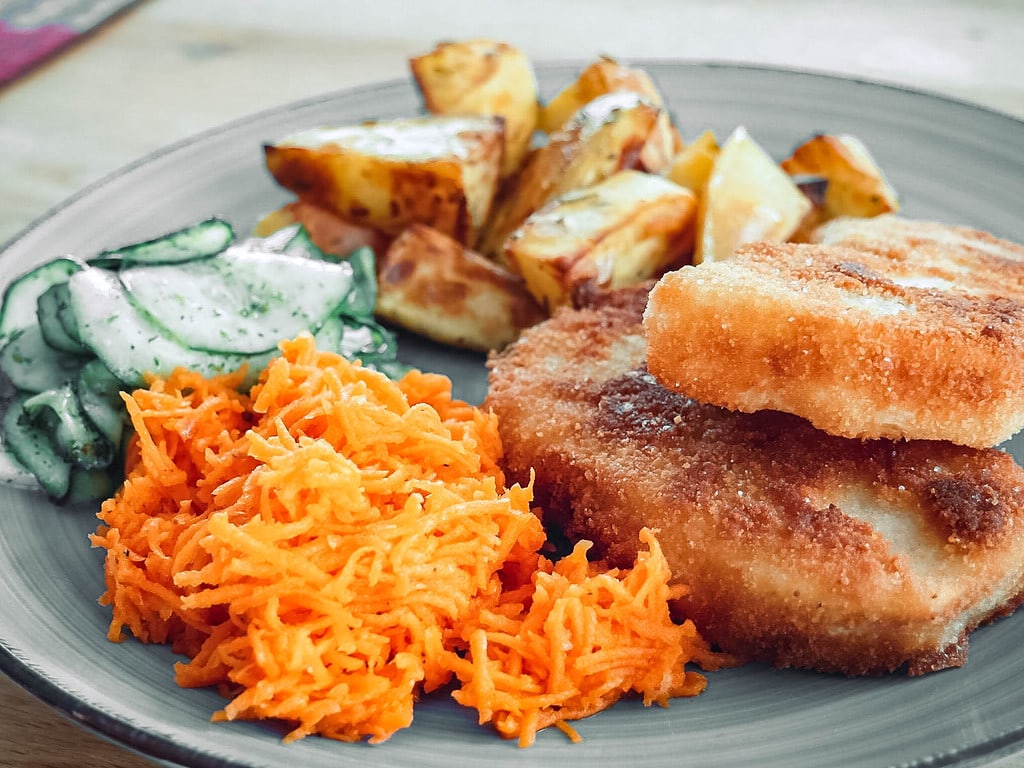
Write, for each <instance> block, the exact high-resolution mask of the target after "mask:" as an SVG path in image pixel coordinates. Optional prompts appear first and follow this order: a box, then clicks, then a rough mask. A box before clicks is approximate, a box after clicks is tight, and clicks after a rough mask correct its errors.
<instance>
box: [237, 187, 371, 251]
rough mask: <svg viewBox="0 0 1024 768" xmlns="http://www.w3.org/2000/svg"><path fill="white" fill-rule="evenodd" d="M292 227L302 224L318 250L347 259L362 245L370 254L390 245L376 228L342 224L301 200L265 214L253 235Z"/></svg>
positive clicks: (261, 234)
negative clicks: (370, 249) (371, 251)
mask: <svg viewBox="0 0 1024 768" xmlns="http://www.w3.org/2000/svg"><path fill="white" fill-rule="evenodd" d="M292 224H302V225H303V226H304V227H305V228H306V231H307V232H309V236H310V238H312V240H313V242H314V243H316V246H317V247H318V248H319V249H320V250H322V251H324V252H326V253H333V254H335V255H337V256H347V255H348V254H350V253H352V251H354V250H355V249H356V248H361V247H362V246H364V245H365V246H369V247H370V248H372V249H373V252H374V253H383V252H384V251H385V250H387V247H388V245H389V244H390V243H391V238H390V237H388V236H387V235H385V234H384V233H382V232H379V231H377V230H376V229H372V228H370V227H364V226H360V225H358V224H353V223H352V222H349V221H345V220H344V219H342V218H340V217H339V216H338V215H337V214H336V213H333V212H331V211H328V210H326V209H324V208H321V207H320V206H318V205H313V204H312V203H306V202H303V201H302V200H295V201H293V202H291V203H288V204H287V205H284V206H282V207H281V208H278V209H276V210H273V211H271V212H270V213H268V214H266V215H265V216H264V217H263V218H262V219H260V220H259V221H258V222H257V223H256V227H255V228H254V229H253V235H255V236H256V237H266V236H268V235H270V234H273V233H274V232H276V231H278V230H279V229H284V228H285V227H288V226H291V225H292Z"/></svg>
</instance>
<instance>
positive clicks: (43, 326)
mask: <svg viewBox="0 0 1024 768" xmlns="http://www.w3.org/2000/svg"><path fill="white" fill-rule="evenodd" d="M69 303H70V297H69V296H68V284H67V283H66V282H64V283H57V284H55V285H51V286H50V287H49V288H47V289H46V290H45V291H43V293H42V295H41V296H40V297H39V301H38V309H37V311H36V316H37V317H38V318H39V329H40V330H41V331H42V334H43V340H44V341H45V342H46V343H47V344H48V345H49V346H51V347H53V348H54V349H59V350H60V351H62V352H70V353H72V354H76V355H88V354H89V350H88V349H87V348H86V347H85V346H84V345H83V344H82V342H81V340H80V339H78V338H76V336H77V334H78V328H77V327H75V326H74V325H73V324H72V325H71V326H70V328H69V326H68V325H67V322H68V320H67V318H68V309H69ZM69 330H70V331H72V332H73V333H74V334H75V336H73V335H72V333H69Z"/></svg>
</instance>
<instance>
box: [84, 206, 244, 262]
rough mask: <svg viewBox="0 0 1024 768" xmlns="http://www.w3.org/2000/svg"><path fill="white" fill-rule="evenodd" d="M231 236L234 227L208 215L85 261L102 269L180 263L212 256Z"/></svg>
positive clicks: (224, 246)
mask: <svg viewBox="0 0 1024 768" xmlns="http://www.w3.org/2000/svg"><path fill="white" fill-rule="evenodd" d="M234 240H235V231H234V229H233V228H232V227H231V225H230V224H229V223H228V222H226V221H224V220H223V219H218V218H210V219H206V220H205V221H201V222H199V223H198V224H193V225H192V226H189V227H185V228H184V229H179V230H176V231H174V232H169V233H168V234H166V235H162V236H160V237H156V238H153V239H152V240H146V241H144V242H141V243H135V244H133V245H126V246H124V247H123V248H114V249H112V250H109V251H103V252H102V253H100V254H98V255H97V256H96V257H95V258H92V259H90V260H89V264H90V265H91V266H94V267H103V268H106V269H117V268H121V267H126V266H131V265H133V264H181V263H184V262H186V261H193V260H195V259H205V258H209V257H210V256H214V255H216V254H218V253H220V252H221V251H223V250H224V249H225V248H227V247H228V246H229V245H231V243H233V242H234Z"/></svg>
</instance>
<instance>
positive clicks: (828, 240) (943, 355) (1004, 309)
mask: <svg viewBox="0 0 1024 768" xmlns="http://www.w3.org/2000/svg"><path fill="white" fill-rule="evenodd" d="M814 239H815V240H817V242H816V243H812V244H802V245H793V244H788V245H772V244H767V243H758V244H753V245H749V246H744V247H741V248H740V249H738V250H737V252H736V255H735V256H734V257H732V258H731V259H728V260H725V261H722V262H715V263H712V264H702V265H700V266H699V267H684V268H683V269H681V270H678V271H676V272H673V273H671V274H669V275H666V276H665V277H664V279H662V281H661V282H660V283H659V284H658V285H657V286H656V287H655V288H654V290H653V291H652V293H651V296H650V303H649V305H648V308H647V313H646V316H645V329H646V334H647V342H648V364H649V366H650V370H651V372H652V373H653V374H654V375H655V376H657V377H658V380H659V381H661V382H662V383H663V384H664V385H665V386H667V387H669V388H671V389H674V390H677V391H679V392H681V393H682V394H685V395H687V396H688V397H693V398H696V399H699V400H701V401H703V402H707V403H713V404H715V405H721V406H724V407H726V408H731V409H734V410H740V411H747V412H752V411H757V410H761V409H775V410H780V411H786V412H788V413H794V414H797V415H799V416H803V417H804V418H807V419H809V420H810V421H811V422H812V423H813V424H814V425H815V426H817V427H819V428H820V429H823V430H825V431H827V432H831V433H833V434H837V435H842V436H845V437H862V438H878V437H886V438H899V437H904V438H908V439H934V440H950V441H952V442H955V443H959V444H962V445H970V446H974V447H986V446H992V445H996V444H998V443H1000V442H1001V441H1003V440H1005V439H1007V438H1008V437H1010V436H1011V435H1013V434H1014V433H1015V432H1017V431H1018V430H1020V429H1021V427H1022V426H1024V247H1022V246H1020V245H1016V244H1014V243H1010V242H1007V241H1005V240H999V239H997V238H995V237H993V236H991V235H988V234H985V233H983V232H979V231H976V230H971V229H966V228H962V227H949V226H945V225H942V224H935V223H930V222H919V221H912V220H906V219H899V218H896V217H894V216H881V217H878V218H876V219H859V220H850V219H845V220H843V219H840V220H837V221H835V222H833V223H831V224H828V225H825V226H824V227H822V228H820V229H819V230H818V231H817V232H816V233H815V235H814Z"/></svg>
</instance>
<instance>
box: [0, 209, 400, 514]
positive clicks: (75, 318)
mask: <svg viewBox="0 0 1024 768" xmlns="http://www.w3.org/2000/svg"><path fill="white" fill-rule="evenodd" d="M376 299H377V281H376V275H375V257H374V253H373V251H372V250H371V249H369V248H360V249H358V250H356V251H355V252H353V253H352V254H350V255H349V256H348V257H346V258H344V259H341V258H337V257H334V256H331V255H328V254H325V253H324V252H323V251H321V250H320V249H319V248H317V247H316V245H314V243H313V241H312V240H311V239H310V237H309V235H308V233H307V232H306V230H305V229H303V228H302V227H301V226H296V227H289V228H287V229H284V230H281V231H279V232H275V233H274V234H272V235H271V236H269V237H266V238H250V239H246V240H241V241H236V238H235V233H234V230H233V229H232V227H231V225H230V224H229V223H228V222H226V221H224V220H223V219H219V218H211V219H207V220H206V221H202V222H200V223H198V224H195V225H193V226H190V227H186V228H185V229H181V230H178V231H175V232H171V233H170V234H167V235H164V236H163V237H159V238H156V239H154V240H148V241H146V242H142V243H137V244H134V245H129V246H125V247H123V248H118V249H115V250H110V251H104V252H102V253H100V254H98V255H96V256H94V257H92V258H90V259H87V260H82V259H78V258H75V257H67V256H65V257H60V258H56V259H53V260H52V261H48V262H46V263H45V264H42V265H41V266H38V267H35V268H34V269H32V270H30V271H29V272H26V273H25V274H23V275H21V276H20V277H18V278H17V279H15V280H14V281H13V282H12V283H11V284H10V285H9V286H8V287H7V290H6V291H5V292H4V295H3V301H2V304H0V373H2V374H3V379H4V380H5V382H4V386H5V388H6V396H5V398H4V403H3V409H4V410H3V415H2V417H0V438H2V441H3V448H4V453H5V454H6V456H5V458H7V459H8V460H9V464H10V470H11V472H12V473H20V474H21V475H24V476H26V477H27V476H28V475H30V476H31V477H32V478H34V481H35V483H37V484H38V486H39V487H41V488H42V489H43V490H44V491H45V492H46V493H47V494H48V495H49V496H50V497H51V498H52V499H54V500H57V501H62V502H67V503H74V502H79V501H88V500H95V499H100V498H104V497H106V496H109V495H110V494H111V493H113V491H114V489H116V487H117V485H118V484H119V483H120V482H121V480H122V479H123V472H122V467H123V461H122V459H123V449H124V447H125V443H126V440H127V438H128V435H129V433H130V430H129V429H128V418H127V412H126V410H125V407H124V403H123V402H122V400H121V396H120V392H121V391H124V390H131V389H135V388H138V387H141V386H145V384H146V376H147V374H155V375H157V376H166V375H168V374H170V373H171V371H173V370H174V369H175V368H178V367H185V368H189V369H190V370H193V371H196V372H198V373H201V374H203V375H204V376H214V375H217V374H221V373H228V372H231V371H235V370H237V369H239V368H241V367H242V366H243V365H247V366H248V367H247V374H246V379H245V382H244V384H243V386H245V387H248V386H251V385H252V384H253V383H254V382H255V379H256V377H257V376H258V374H259V372H260V371H261V370H262V369H263V368H264V367H266V365H267V363H269V362H270V360H271V359H272V358H274V357H276V356H277V354H278V347H277V345H278V342H280V341H281V340H283V339H289V338H293V337H295V336H297V335H298V334H299V333H301V332H303V331H307V332H309V333H312V334H313V336H314V338H315V339H316V342H317V346H318V347H319V348H320V349H324V350H330V351H334V352H338V353H340V354H342V355H344V356H345V357H346V358H348V359H350V360H355V359H359V360H361V361H362V362H363V364H364V365H367V366H370V367H374V368H376V369H378V370H380V371H382V372H383V373H385V374H387V375H389V376H393V377H397V376H400V375H401V374H402V373H404V372H405V370H406V367H405V366H403V365H402V364H401V363H399V362H398V361H397V359H396V356H395V353H396V344H395V338H394V336H393V335H392V333H391V332H390V331H389V330H387V329H386V328H384V327H383V326H381V325H379V324H378V323H377V322H376V321H375V320H374V306H375V304H376ZM26 473H27V474H26Z"/></svg>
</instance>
